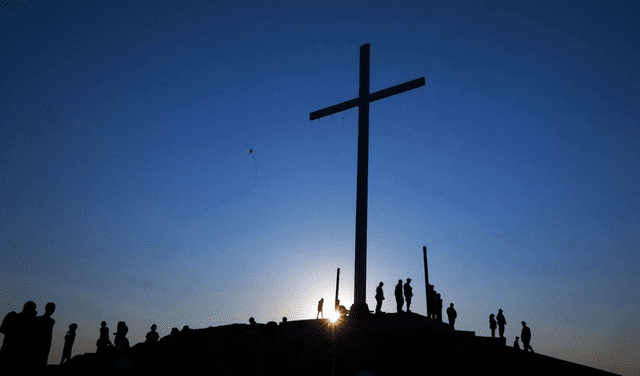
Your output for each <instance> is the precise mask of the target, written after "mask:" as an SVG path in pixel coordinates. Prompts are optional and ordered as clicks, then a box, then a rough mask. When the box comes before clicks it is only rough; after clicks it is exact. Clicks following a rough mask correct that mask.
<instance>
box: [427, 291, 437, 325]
mask: <svg viewBox="0 0 640 376" xmlns="http://www.w3.org/2000/svg"><path fill="white" fill-rule="evenodd" d="M435 294H436V293H435V291H433V285H429V286H428V287H427V317H428V318H430V319H435V318H436V315H435V311H436V302H435Z"/></svg>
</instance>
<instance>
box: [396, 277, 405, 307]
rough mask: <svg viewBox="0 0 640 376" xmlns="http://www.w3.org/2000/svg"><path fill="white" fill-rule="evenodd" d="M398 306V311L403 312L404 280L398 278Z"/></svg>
mask: <svg viewBox="0 0 640 376" xmlns="http://www.w3.org/2000/svg"><path fill="white" fill-rule="evenodd" d="M395 295H396V307H397V308H398V313H402V306H403V305H404V298H403V297H402V280H401V279H399V280H398V284H397V285H396V291H395Z"/></svg>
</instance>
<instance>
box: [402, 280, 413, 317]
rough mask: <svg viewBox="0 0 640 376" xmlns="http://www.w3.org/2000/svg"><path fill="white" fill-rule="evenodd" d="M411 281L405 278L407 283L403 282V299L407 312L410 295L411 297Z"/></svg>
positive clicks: (408, 310)
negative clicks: (405, 302)
mask: <svg viewBox="0 0 640 376" xmlns="http://www.w3.org/2000/svg"><path fill="white" fill-rule="evenodd" d="M409 283H411V278H407V283H405V284H404V287H403V288H404V300H406V301H407V312H411V310H410V309H409V308H410V307H411V297H413V288H412V287H411V285H410V284H409Z"/></svg>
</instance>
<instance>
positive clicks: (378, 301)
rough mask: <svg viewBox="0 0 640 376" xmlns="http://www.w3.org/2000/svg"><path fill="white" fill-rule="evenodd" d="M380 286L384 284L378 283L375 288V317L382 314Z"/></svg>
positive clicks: (382, 296) (382, 298)
mask: <svg viewBox="0 0 640 376" xmlns="http://www.w3.org/2000/svg"><path fill="white" fill-rule="evenodd" d="M382 286H384V283H382V282H380V284H379V285H378V287H376V315H380V314H381V313H382V301H383V300H384V292H383V291H382Z"/></svg>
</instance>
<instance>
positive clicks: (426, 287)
mask: <svg viewBox="0 0 640 376" xmlns="http://www.w3.org/2000/svg"><path fill="white" fill-rule="evenodd" d="M422 258H424V291H425V292H426V293H427V298H426V299H425V301H426V302H427V315H428V314H429V296H428V294H429V269H428V268H427V246H426V245H424V246H422Z"/></svg>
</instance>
